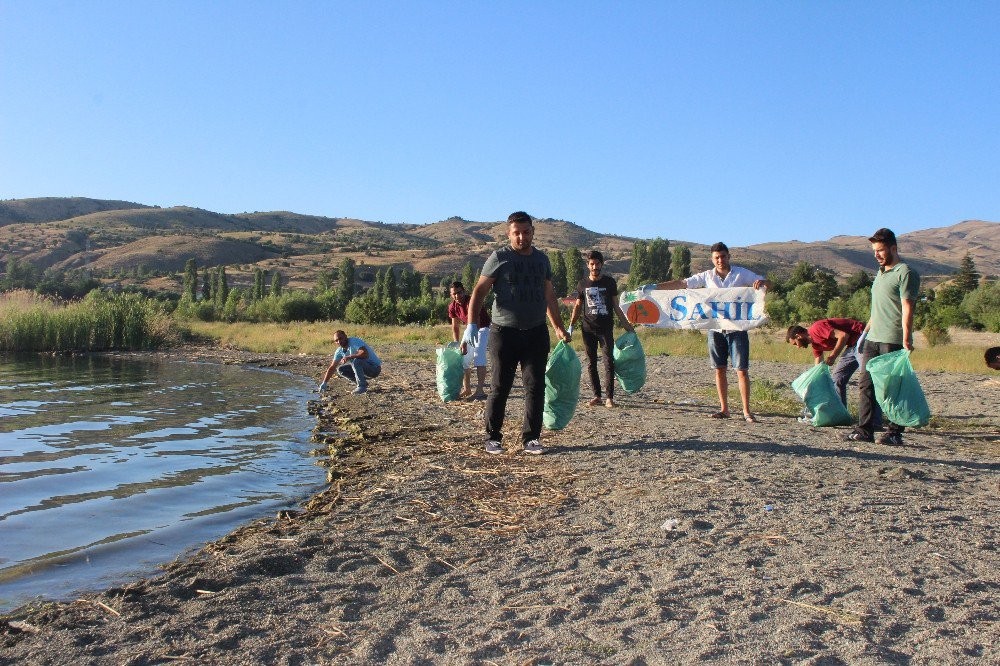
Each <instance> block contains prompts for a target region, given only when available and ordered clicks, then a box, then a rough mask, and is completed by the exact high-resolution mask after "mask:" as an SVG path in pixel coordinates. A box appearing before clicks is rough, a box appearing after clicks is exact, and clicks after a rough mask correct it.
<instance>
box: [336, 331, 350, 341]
mask: <svg viewBox="0 0 1000 666" xmlns="http://www.w3.org/2000/svg"><path fill="white" fill-rule="evenodd" d="M340 336H344V337H345V338H346V337H347V333H344V332H343V331H334V332H333V339H334V340H336V339H337V338H339V337H340Z"/></svg>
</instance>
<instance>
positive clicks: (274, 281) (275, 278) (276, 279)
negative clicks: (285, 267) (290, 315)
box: [271, 271, 281, 298]
mask: <svg viewBox="0 0 1000 666" xmlns="http://www.w3.org/2000/svg"><path fill="white" fill-rule="evenodd" d="M271 296H274V297H275V298H277V297H279V296H281V272H280V271H274V275H272V276H271Z"/></svg>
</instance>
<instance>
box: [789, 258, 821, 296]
mask: <svg viewBox="0 0 1000 666" xmlns="http://www.w3.org/2000/svg"><path fill="white" fill-rule="evenodd" d="M815 281H816V268H815V267H814V266H813V265H812V264H810V263H809V262H808V261H800V262H799V263H797V264H795V268H793V269H792V275H791V277H789V278H788V280H786V285H785V286H786V288H787V289H788V290H789V291H792V290H793V289H795V288H796V287H798V286H799V285H800V284H805V283H806V282H815Z"/></svg>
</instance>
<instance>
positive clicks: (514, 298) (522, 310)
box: [465, 211, 569, 454]
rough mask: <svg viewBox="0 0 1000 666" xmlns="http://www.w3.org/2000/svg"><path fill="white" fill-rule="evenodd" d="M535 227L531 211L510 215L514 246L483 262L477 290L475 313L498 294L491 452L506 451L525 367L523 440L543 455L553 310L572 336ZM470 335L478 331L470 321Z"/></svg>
mask: <svg viewBox="0 0 1000 666" xmlns="http://www.w3.org/2000/svg"><path fill="white" fill-rule="evenodd" d="M534 234H535V226H534V223H533V222H532V220H531V217H529V216H528V214H527V213H525V212H522V211H518V212H516V213H512V214H511V215H510V217H508V218H507V238H508V239H509V240H510V247H506V248H503V249H501V250H497V251H496V252H494V253H493V254H491V255H490V257H489V259H487V260H486V264H485V265H484V266H483V273H482V276H481V277H480V278H479V282H478V283H477V284H476V288H475V289H473V290H472V298H471V299H470V301H469V312H478V311H479V308H481V307H482V306H483V303H484V302H485V301H486V295H487V294H488V293H489V291H490V289H493V290H494V292H495V294H496V300H495V301H494V303H493V323H492V324H491V325H490V339H489V346H488V349H489V355H490V365H491V366H492V375H491V380H490V394H489V397H488V398H487V399H486V438H487V441H486V451H487V452H488V453H502V452H503V448H502V447H501V446H500V442H501V438H502V434H501V431H502V430H503V420H504V412H505V411H506V409H507V397H508V396H509V395H510V390H511V387H513V385H514V374H515V373H516V372H517V367H518V366H521V379H522V381H523V383H524V427H523V428H522V431H521V440H522V443H523V444H524V451H525V452H526V453H534V454H539V453H541V452H542V445H541V444H540V443H539V441H538V438H539V437H540V435H541V432H542V411H543V409H544V406H545V364H546V362H547V361H548V358H549V329H548V327H547V326H546V325H545V316H546V314H548V317H549V320H550V321H551V322H552V327H553V328H555V330H556V335H557V336H558V337H559V339H560V340H565V341H568V340H569V335H568V334H567V333H566V330H565V329H564V328H563V322H562V316H561V315H560V313H559V302H558V301H557V300H556V295H555V290H554V289H553V288H552V268H551V266H550V265H549V258H548V257H546V256H545V253H544V252H542V251H541V250H537V249H535V248H534V247H532V245H531V241H532V238H533V237H534ZM465 331H466V333H465V334H466V336H475V335H477V334H478V327H477V326H476V325H475V324H472V323H470V324H469V326H468V327H467V328H466V329H465Z"/></svg>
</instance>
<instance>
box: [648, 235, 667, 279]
mask: <svg viewBox="0 0 1000 666" xmlns="http://www.w3.org/2000/svg"><path fill="white" fill-rule="evenodd" d="M648 261H649V273H648V274H647V275H645V276H643V283H644V284H645V283H649V282H666V281H667V280H669V279H670V241H668V240H665V239H663V238H654V239H653V240H652V241H650V243H649V260H648Z"/></svg>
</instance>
